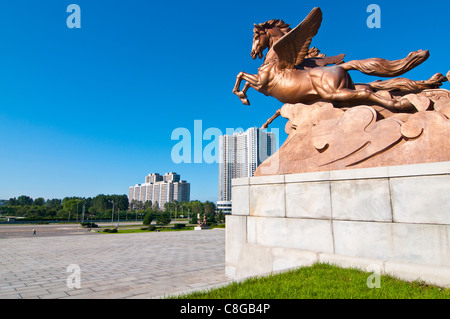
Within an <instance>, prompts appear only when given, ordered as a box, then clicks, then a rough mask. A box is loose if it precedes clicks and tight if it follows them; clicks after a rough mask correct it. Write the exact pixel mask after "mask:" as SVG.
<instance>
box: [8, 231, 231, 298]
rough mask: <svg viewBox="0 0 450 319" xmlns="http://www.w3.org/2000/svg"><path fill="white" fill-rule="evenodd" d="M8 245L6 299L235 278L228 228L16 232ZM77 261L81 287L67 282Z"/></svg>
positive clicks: (92, 294)
mask: <svg viewBox="0 0 450 319" xmlns="http://www.w3.org/2000/svg"><path fill="white" fill-rule="evenodd" d="M2 244H3V246H2V250H1V254H2V257H3V256H5V258H4V259H3V258H2V260H0V284H1V286H0V298H21V297H23V298H26V299H29V298H52V299H66V298H67V299H74V298H76V299H90V298H96V299H97V298H98V299H101V298H114V299H115V298H125V299H128V298H133V299H134V298H138V299H141V298H154V297H155V296H161V295H168V294H170V293H174V292H177V291H181V290H187V289H189V288H192V287H193V286H195V287H199V288H201V287H204V286H208V285H211V284H215V283H217V282H223V283H225V282H228V281H229V280H228V279H227V278H226V277H225V231H223V230H207V231H201V232H199V231H197V232H194V231H185V232H168V233H137V234H120V235H113V234H111V235H104V234H89V235H87V236H83V235H76V236H75V235H74V236H72V235H67V236H58V237H51V236H47V237H35V238H33V237H24V238H17V237H15V238H4V239H2ZM72 264H75V265H78V266H79V267H80V283H81V289H79V290H77V289H74V290H71V289H69V288H68V287H67V279H68V278H69V276H73V275H74V273H73V272H70V271H69V272H67V269H68V266H69V265H72ZM193 276H194V277H193ZM1 288H3V289H1Z"/></svg>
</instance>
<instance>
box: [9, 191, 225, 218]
mask: <svg viewBox="0 0 450 319" xmlns="http://www.w3.org/2000/svg"><path fill="white" fill-rule="evenodd" d="M113 209H114V214H112V213H113V212H112V210H113ZM0 213H1V215H2V216H16V217H24V218H28V219H57V220H78V221H81V219H82V215H83V213H84V219H85V220H88V219H93V220H111V219H112V218H114V220H117V218H119V219H120V220H135V219H138V218H139V219H141V218H143V217H144V216H145V215H149V214H150V215H152V216H158V215H160V214H162V213H167V214H168V216H169V217H170V218H171V219H176V218H180V217H189V219H190V220H189V222H191V223H197V217H198V216H200V218H202V219H203V216H204V214H206V216H207V221H208V222H210V223H214V222H222V221H223V220H224V217H223V214H216V205H215V204H214V203H213V202H210V201H206V202H201V201H198V200H194V201H190V202H177V201H174V202H172V203H165V205H164V208H163V209H161V208H160V205H159V204H158V202H155V203H152V201H147V202H145V203H142V202H139V201H135V200H133V201H132V202H131V205H129V203H128V197H127V196H126V195H103V194H101V195H97V196H95V197H88V198H85V197H65V198H64V199H62V200H61V199H47V200H45V199H44V198H42V197H39V198H36V199H33V198H31V197H29V196H25V195H23V196H19V197H18V198H10V199H9V200H8V201H2V202H1V203H0ZM155 218H156V217H155Z"/></svg>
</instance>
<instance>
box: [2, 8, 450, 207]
mask: <svg viewBox="0 0 450 319" xmlns="http://www.w3.org/2000/svg"><path fill="white" fill-rule="evenodd" d="M71 3H75V4H78V5H79V6H80V8H81V29H69V28H68V27H67V25H66V19H67V17H68V16H69V13H67V12H66V8H67V6H68V5H69V4H71ZM371 3H375V4H378V5H379V6H380V7H381V28H380V29H369V28H368V27H367V25H366V19H367V17H368V16H369V13H367V12H366V9H367V6H368V5H369V4H371ZM274 4H275V5H274ZM315 6H319V7H321V9H322V11H323V13H324V19H323V22H322V27H321V29H320V31H319V34H318V35H317V36H316V37H315V39H314V40H313V43H312V45H313V46H316V47H318V48H319V49H320V50H321V51H322V52H323V53H325V54H327V55H335V54H340V53H346V54H347V56H346V61H350V60H353V59H364V58H369V57H382V58H387V59H399V58H403V57H404V56H406V55H407V54H408V53H409V52H410V51H414V50H418V49H429V50H430V53H431V57H430V58H429V60H428V61H426V62H425V63H424V64H423V65H421V66H419V67H418V68H416V69H414V70H413V71H411V72H409V73H407V74H406V75H405V77H408V78H411V79H414V80H425V79H428V78H429V77H431V76H432V75H433V74H435V73H437V72H441V73H443V74H446V73H447V71H448V70H449V69H450V64H449V63H448V50H449V43H448V38H449V35H450V24H449V22H448V12H450V3H449V1H434V2H425V1H404V0H401V1H377V0H372V1H345V2H342V1H325V0H315V1H313V0H311V1H298V0H296V1H266V0H260V1H258V2H257V4H255V1H228V0H227V1H204V0H203V1H178V0H175V1H158V2H156V1H144V0H140V1H139V0H127V1H124V0H116V1H106V0H89V1H87V0H71V1H62V0H42V1H31V0H27V1H25V0H15V1H2V2H1V3H0V40H1V44H2V49H1V50H0V70H1V72H0V170H1V171H0V199H8V198H10V197H17V196H20V195H23V194H25V195H29V196H32V197H34V198H36V197H40V196H42V197H44V198H63V197H65V196H95V195H97V194H101V193H103V194H126V193H127V191H128V186H130V185H134V184H136V183H141V182H143V181H144V176H145V175H147V174H149V173H151V172H159V173H161V174H163V173H165V172H169V171H175V172H177V173H179V174H181V176H182V178H183V179H186V180H188V181H189V182H190V183H191V199H199V200H202V201H204V200H210V201H216V200H217V188H218V186H217V185H218V165H217V164H207V163H182V164H176V163H174V162H173V161H172V159H171V150H172V147H173V146H174V145H175V144H176V143H177V141H172V140H171V134H172V132H173V130H175V129H176V128H179V127H184V128H187V129H188V130H190V131H191V132H192V133H193V129H194V120H202V125H203V130H206V129H207V128H211V127H215V128H218V129H220V130H222V131H223V132H225V130H226V128H237V127H243V128H248V127H252V126H260V125H261V124H263V123H264V122H265V121H266V119H267V118H268V117H270V116H271V115H272V114H273V113H274V112H275V111H276V110H277V109H278V108H279V107H280V106H281V103H280V102H278V101H277V100H275V99H273V98H269V97H265V96H264V95H262V94H260V93H258V92H255V91H253V90H252V89H250V90H249V91H248V96H249V99H250V101H251V103H252V105H251V106H250V107H248V106H244V105H242V104H241V102H240V101H239V99H238V98H237V97H236V96H235V95H233V94H232V93H231V91H232V88H233V85H234V83H235V79H236V75H237V74H238V73H239V72H240V71H245V72H248V73H256V71H257V68H258V67H259V66H260V64H261V61H260V60H258V61H254V60H252V59H251V57H250V50H251V44H252V30H253V23H261V22H264V21H266V20H269V19H272V18H280V19H283V20H284V21H285V22H287V23H291V24H292V26H293V27H294V26H296V25H297V24H298V23H300V22H301V21H302V20H303V19H304V17H305V16H306V15H307V14H308V13H309V11H310V10H311V9H312V8H313V7H315ZM351 75H352V77H353V79H354V80H355V82H369V81H373V80H374V79H375V78H370V77H368V76H364V75H361V74H359V73H357V72H351ZM443 88H447V89H449V88H450V86H449V84H448V83H446V84H445V85H444V86H443ZM285 123H286V120H285V119H282V118H279V119H277V120H276V121H275V122H274V123H273V127H278V128H279V129H280V131H283V129H284V125H285ZM285 137H286V136H285V134H281V137H280V142H283V140H284V139H285ZM192 138H193V139H194V137H193V136H192ZM208 143H209V141H204V142H203V147H204V146H205V145H206V144H208ZM192 149H194V148H192Z"/></svg>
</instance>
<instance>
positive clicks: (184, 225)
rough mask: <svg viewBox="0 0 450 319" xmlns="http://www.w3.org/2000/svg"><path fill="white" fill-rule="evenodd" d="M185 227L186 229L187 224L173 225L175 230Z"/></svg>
mask: <svg viewBox="0 0 450 319" xmlns="http://www.w3.org/2000/svg"><path fill="white" fill-rule="evenodd" d="M184 227H186V224H174V225H173V228H174V229H181V228H184Z"/></svg>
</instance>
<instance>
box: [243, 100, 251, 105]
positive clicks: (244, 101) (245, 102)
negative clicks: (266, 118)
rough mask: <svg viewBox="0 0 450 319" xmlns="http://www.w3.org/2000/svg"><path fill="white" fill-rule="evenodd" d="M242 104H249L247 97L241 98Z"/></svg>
mask: <svg viewBox="0 0 450 319" xmlns="http://www.w3.org/2000/svg"><path fill="white" fill-rule="evenodd" d="M241 101H242V103H243V104H244V105H250V101H249V100H248V99H241Z"/></svg>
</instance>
